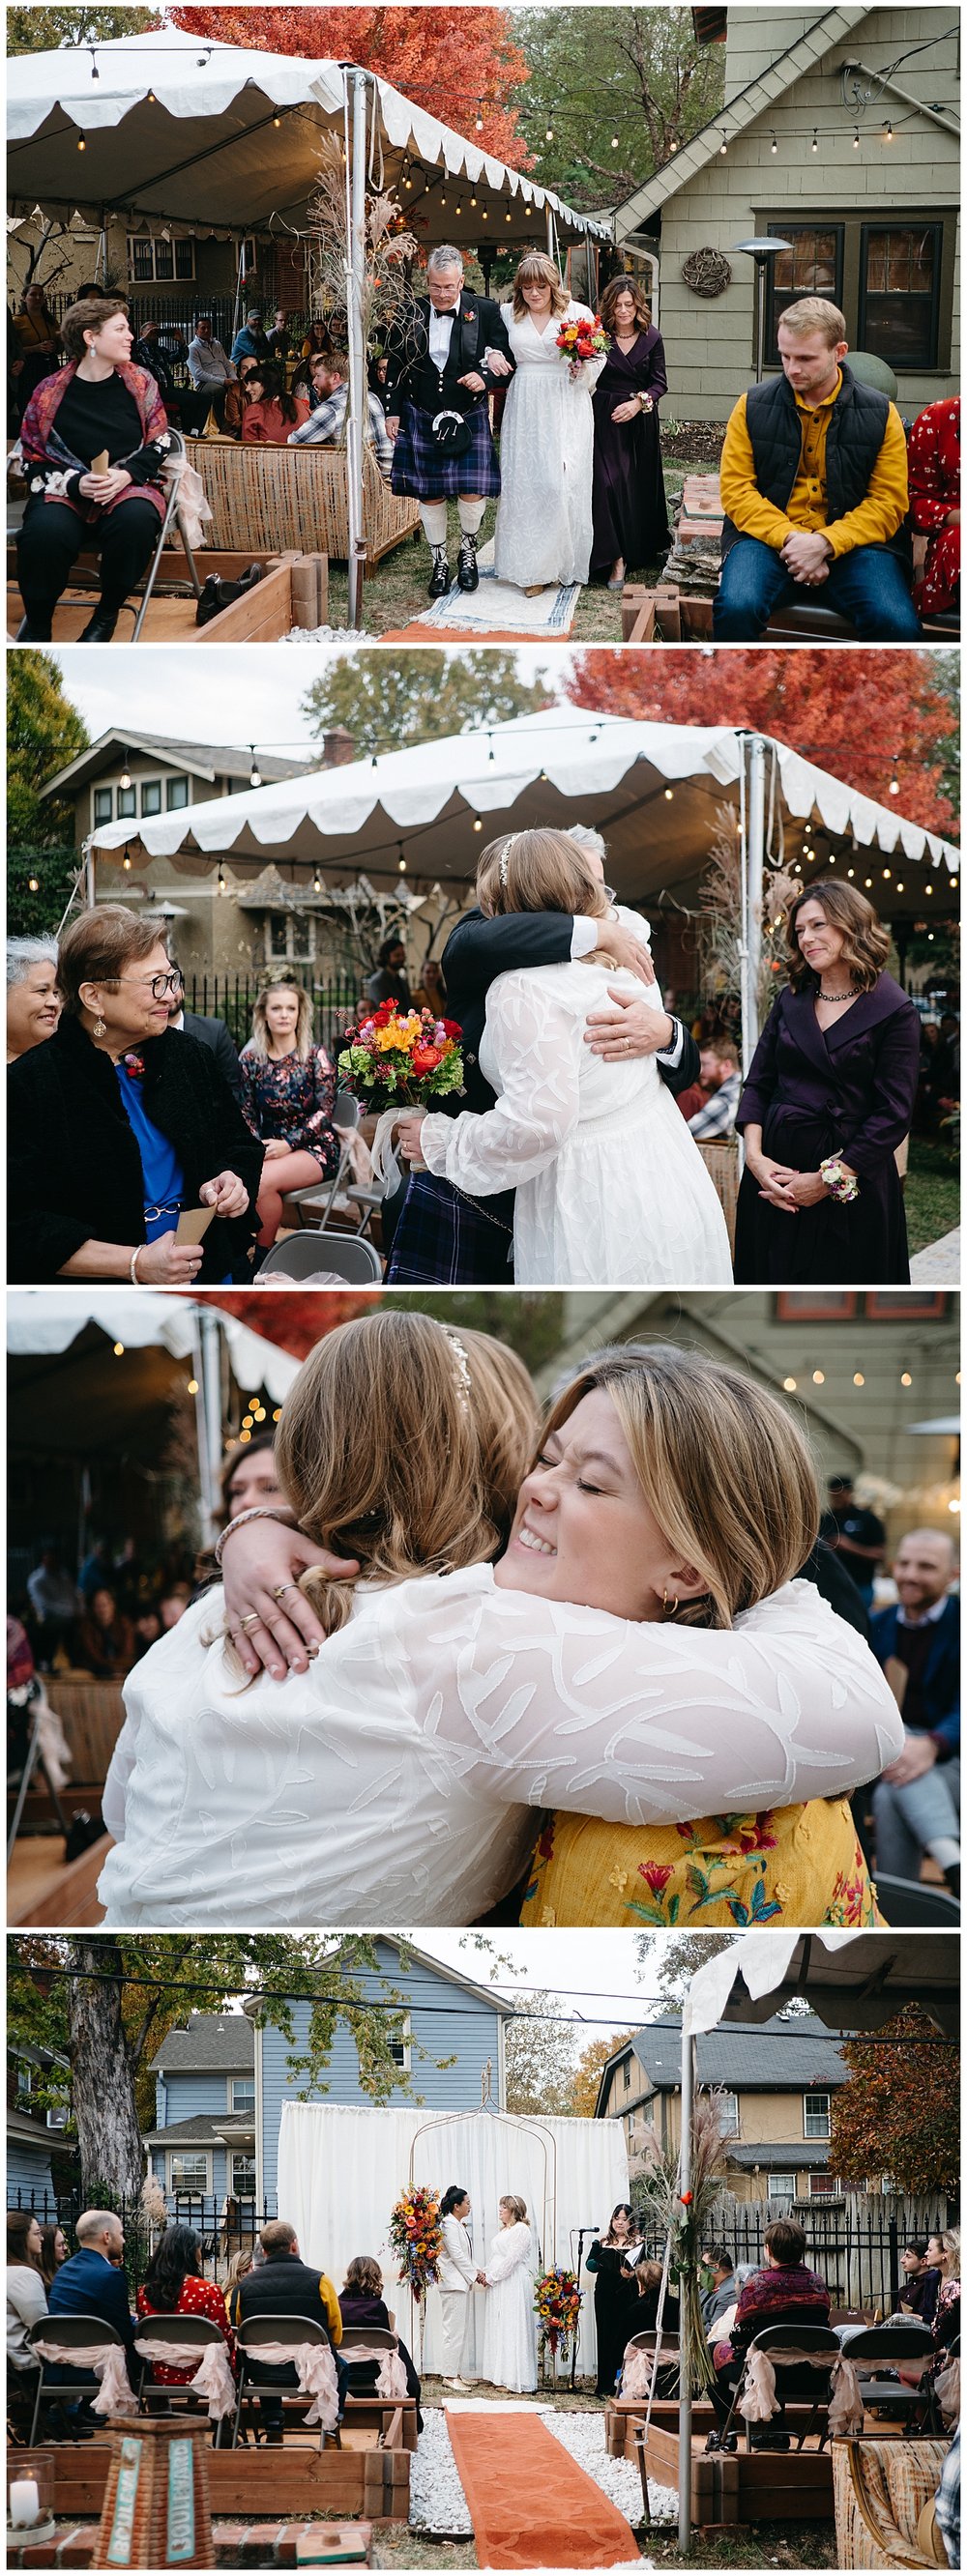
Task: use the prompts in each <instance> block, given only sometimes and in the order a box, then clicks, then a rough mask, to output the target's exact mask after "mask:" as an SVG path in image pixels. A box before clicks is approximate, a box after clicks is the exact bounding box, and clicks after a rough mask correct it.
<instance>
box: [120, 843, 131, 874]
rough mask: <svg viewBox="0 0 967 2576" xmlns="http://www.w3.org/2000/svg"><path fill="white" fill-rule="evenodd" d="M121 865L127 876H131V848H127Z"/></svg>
mask: <svg viewBox="0 0 967 2576" xmlns="http://www.w3.org/2000/svg"><path fill="white" fill-rule="evenodd" d="M121 866H122V868H123V869H124V873H125V876H130V874H131V852H130V850H129V849H127V848H126V849H125V852H124V857H123V859H122V861H121Z"/></svg>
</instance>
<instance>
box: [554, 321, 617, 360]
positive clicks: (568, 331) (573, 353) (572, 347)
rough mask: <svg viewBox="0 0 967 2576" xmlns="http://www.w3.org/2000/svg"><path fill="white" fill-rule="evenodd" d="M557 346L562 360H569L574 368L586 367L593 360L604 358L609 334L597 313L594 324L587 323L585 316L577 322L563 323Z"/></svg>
mask: <svg viewBox="0 0 967 2576" xmlns="http://www.w3.org/2000/svg"><path fill="white" fill-rule="evenodd" d="M557 345H558V348H559V350H560V352H561V356H562V358H569V359H570V362H571V365H572V367H584V366H586V365H587V364H588V361H589V360H590V359H592V358H603V357H604V356H605V353H606V351H607V346H608V334H607V332H606V331H605V330H603V329H602V325H601V317H600V315H599V314H597V313H596V314H595V316H594V320H593V322H587V321H585V320H584V318H583V316H582V318H581V319H580V320H579V321H577V322H568V321H564V322H562V324H561V327H560V330H559V332H558V335H557Z"/></svg>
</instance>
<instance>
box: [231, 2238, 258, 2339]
mask: <svg viewBox="0 0 967 2576" xmlns="http://www.w3.org/2000/svg"><path fill="white" fill-rule="evenodd" d="M251 2269H252V2248H251V2246H250V2245H242V2246H240V2247H239V2250H238V2253H237V2254H233V2256H232V2259H231V2262H230V2264H229V2267H228V2270H227V2272H226V2274H225V2306H226V2309H227V2311H228V2321H229V2324H230V2325H233V2326H236V2325H237V2324H238V2291H239V2283H240V2282H242V2281H244V2280H247V2278H248V2275H249V2273H250V2271H251Z"/></svg>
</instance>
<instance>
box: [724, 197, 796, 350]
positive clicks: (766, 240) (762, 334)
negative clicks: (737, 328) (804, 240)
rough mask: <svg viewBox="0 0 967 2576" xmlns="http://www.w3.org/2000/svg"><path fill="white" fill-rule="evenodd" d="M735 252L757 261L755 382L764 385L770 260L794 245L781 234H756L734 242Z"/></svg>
mask: <svg viewBox="0 0 967 2576" xmlns="http://www.w3.org/2000/svg"><path fill="white" fill-rule="evenodd" d="M732 248H733V250H741V251H744V252H745V253H746V255H747V257H748V258H749V259H751V260H754V261H755V380H756V384H757V385H761V383H762V370H763V367H764V366H765V356H766V270H767V268H768V265H769V261H770V259H775V257H776V255H777V253H778V252H779V251H781V250H791V249H792V243H791V242H787V241H783V240H782V237H781V235H780V234H779V233H754V234H753V236H752V240H751V241H744V242H733V244H732Z"/></svg>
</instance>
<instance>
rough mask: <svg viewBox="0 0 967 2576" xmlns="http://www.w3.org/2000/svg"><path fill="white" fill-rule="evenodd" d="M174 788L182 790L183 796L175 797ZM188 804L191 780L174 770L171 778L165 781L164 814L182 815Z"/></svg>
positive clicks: (184, 774)
mask: <svg viewBox="0 0 967 2576" xmlns="http://www.w3.org/2000/svg"><path fill="white" fill-rule="evenodd" d="M176 787H183V788H184V791H185V792H184V795H183V796H176V795H175V793H174V790H175V788H176ZM190 804H191V780H190V778H189V777H188V776H187V774H186V773H185V772H183V771H181V770H176V771H175V772H174V774H173V776H172V777H171V778H166V779H165V813H166V814H183V813H184V811H185V807H186V805H190Z"/></svg>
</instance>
